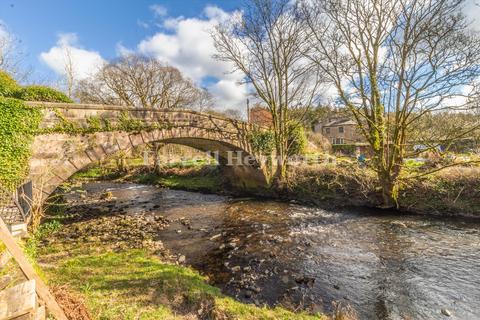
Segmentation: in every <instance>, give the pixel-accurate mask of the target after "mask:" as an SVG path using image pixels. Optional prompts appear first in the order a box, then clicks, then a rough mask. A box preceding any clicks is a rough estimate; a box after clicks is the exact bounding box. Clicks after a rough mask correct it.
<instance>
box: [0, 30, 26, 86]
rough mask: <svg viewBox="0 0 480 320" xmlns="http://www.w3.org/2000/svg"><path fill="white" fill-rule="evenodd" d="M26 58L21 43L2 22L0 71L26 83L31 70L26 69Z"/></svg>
mask: <svg viewBox="0 0 480 320" xmlns="http://www.w3.org/2000/svg"><path fill="white" fill-rule="evenodd" d="M24 58H25V54H24V52H23V51H22V49H21V41H20V40H19V39H18V38H17V37H16V36H15V35H13V34H12V33H10V32H9V31H8V30H7V28H6V27H5V26H4V25H2V24H1V22H0V70H4V71H6V72H8V73H9V74H11V75H12V76H13V77H14V78H15V79H16V80H18V81H25V80H26V79H27V78H28V77H29V75H30V73H31V70H30V69H29V68H24V66H23V61H24Z"/></svg>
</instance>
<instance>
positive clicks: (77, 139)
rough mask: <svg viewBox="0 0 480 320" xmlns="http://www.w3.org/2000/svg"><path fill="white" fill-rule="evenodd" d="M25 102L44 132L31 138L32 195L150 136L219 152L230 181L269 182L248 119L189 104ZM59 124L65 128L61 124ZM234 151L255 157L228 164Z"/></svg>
mask: <svg viewBox="0 0 480 320" xmlns="http://www.w3.org/2000/svg"><path fill="white" fill-rule="evenodd" d="M28 104H29V105H30V106H32V107H35V108H40V109H41V111H42V113H43V121H42V123H41V125H40V129H41V130H42V132H44V133H43V134H40V135H37V136H36V137H35V139H34V141H33V144H32V157H31V159H30V163H29V165H30V175H29V178H28V180H30V181H32V184H33V192H34V196H35V193H36V194H38V195H37V196H35V197H38V196H40V198H41V200H42V201H43V200H44V199H45V198H46V197H48V195H50V194H51V193H52V192H53V191H54V190H55V189H56V188H57V187H58V186H59V185H60V184H61V183H62V182H64V181H65V180H67V179H68V178H69V177H70V176H71V175H72V174H74V173H75V172H77V171H79V170H81V169H83V168H85V167H86V166H88V165H89V164H91V163H94V162H97V161H100V160H102V159H105V158H106V157H108V156H110V155H113V154H115V153H117V152H119V151H122V150H123V151H127V150H129V149H131V148H134V147H136V146H140V145H144V144H149V143H153V142H161V143H167V144H168V143H173V144H180V145H185V146H189V147H193V148H195V149H198V150H201V151H212V152H218V155H219V162H220V166H221V167H222V170H223V173H224V175H225V177H226V178H227V181H229V182H230V183H231V185H232V186H234V187H239V188H243V189H256V188H259V187H265V186H266V185H267V179H266V178H265V177H266V175H265V174H264V173H265V171H264V168H263V167H262V165H261V164H260V163H259V162H258V161H256V160H255V157H254V156H253V152H252V150H251V147H250V145H249V143H248V139H247V135H248V132H249V130H250V129H251V127H250V126H249V125H248V124H247V123H244V122H241V121H237V120H233V119H227V118H222V117H218V116H215V115H211V114H205V113H200V112H195V111H191V110H154V109H137V108H127V107H121V106H107V105H85V104H61V103H44V102H29V103H28ZM126 119H127V120H126ZM122 122H123V125H124V126H127V127H128V126H132V127H133V129H131V130H119V129H118V128H119V126H118V124H120V123H122ZM62 127H63V128H66V129H65V130H64V131H61V130H59V128H62ZM107 127H108V128H110V129H107ZM68 128H69V129H68ZM74 128H75V129H74ZM112 128H113V129H112ZM232 152H233V153H232ZM237 152H241V154H242V156H247V157H250V159H253V161H248V163H245V162H244V163H242V164H241V165H238V164H237V162H236V161H235V164H236V165H233V166H229V165H227V164H228V163H227V159H228V156H229V154H230V155H232V154H233V155H234V156H236V155H238V154H239V153H237ZM230 157H232V156H230ZM236 159H237V158H235V160H236Z"/></svg>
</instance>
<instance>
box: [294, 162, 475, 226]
mask: <svg viewBox="0 0 480 320" xmlns="http://www.w3.org/2000/svg"><path fill="white" fill-rule="evenodd" d="M380 191H381V190H380V189H379V188H378V187H377V184H376V177H375V173H374V172H373V171H371V170H368V169H366V168H360V167H359V166H358V165H352V164H349V165H331V166H329V165H321V166H305V167H297V168H295V169H294V170H292V171H291V172H290V182H289V186H288V190H287V191H286V194H287V197H289V198H293V199H302V200H306V201H310V202H313V203H315V204H319V205H322V204H324V203H328V204H330V205H334V206H335V205H341V206H344V205H349V206H368V207H379V206H381V203H382V201H381V200H382V199H381V195H380ZM398 204H399V209H400V210H401V211H408V212H411V213H419V214H434V215H444V216H470V217H480V168H478V167H454V168H449V169H445V170H442V171H439V172H436V173H434V174H432V175H426V176H422V177H419V178H416V179H411V180H405V182H404V183H403V184H402V185H401V188H400V192H399V198H398Z"/></svg>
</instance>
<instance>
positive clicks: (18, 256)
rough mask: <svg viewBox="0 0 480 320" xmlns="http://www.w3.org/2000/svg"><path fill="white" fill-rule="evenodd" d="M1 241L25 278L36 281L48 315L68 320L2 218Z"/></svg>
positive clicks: (38, 292) (38, 293) (39, 295)
mask: <svg viewBox="0 0 480 320" xmlns="http://www.w3.org/2000/svg"><path fill="white" fill-rule="evenodd" d="M0 240H1V241H2V242H3V243H4V244H5V246H6V247H7V249H8V251H9V252H10V254H11V255H12V256H13V258H14V259H15V261H17V263H18V265H19V266H20V269H22V272H23V274H25V277H27V279H28V280H35V283H36V292H37V295H38V297H39V298H40V299H42V300H43V301H44V302H45V306H46V307H47V311H48V313H49V314H51V315H53V316H54V317H55V318H56V319H57V320H68V319H67V317H66V316H65V313H64V312H63V310H62V308H60V306H59V305H58V303H57V301H56V300H55V298H54V297H53V296H52V294H51V293H50V291H49V290H48V287H47V285H46V284H45V283H44V282H43V280H42V279H40V277H39V276H38V275H37V273H36V272H35V270H34V269H33V267H32V265H31V264H30V263H29V262H28V260H27V257H26V256H25V254H24V253H23V251H22V249H20V247H19V246H18V245H17V243H16V242H15V238H13V237H12V235H11V234H10V231H8V228H7V226H6V225H5V222H3V219H1V218H0Z"/></svg>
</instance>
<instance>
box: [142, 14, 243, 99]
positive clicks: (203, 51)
mask: <svg viewBox="0 0 480 320" xmlns="http://www.w3.org/2000/svg"><path fill="white" fill-rule="evenodd" d="M235 14H238V12H233V13H227V12H225V11H223V10H222V9H220V8H218V7H215V6H207V7H206V8H205V9H204V12H203V15H202V17H198V18H185V17H168V18H166V19H165V20H164V21H163V25H162V26H163V30H162V31H161V32H158V33H156V34H154V35H153V36H151V37H149V38H146V39H144V40H142V41H141V42H140V43H139V44H138V46H137V50H138V51H139V52H140V53H142V54H146V55H150V56H154V57H156V58H157V59H159V60H161V61H164V62H166V63H169V64H171V65H173V66H175V67H177V68H179V69H180V70H181V71H182V72H183V73H184V74H185V75H187V76H188V77H189V78H191V79H192V80H193V81H195V82H196V83H199V84H201V83H202V81H204V80H205V79H206V78H209V79H211V78H212V77H213V78H216V79H218V82H216V83H214V84H212V85H209V89H210V90H211V92H212V94H213V95H214V97H215V98H216V100H217V103H216V104H217V106H218V107H219V108H227V107H228V108H232V107H238V106H243V104H244V103H245V100H246V96H247V88H246V86H245V85H243V84H238V82H239V81H241V80H242V78H243V75H242V74H241V73H239V72H233V73H232V70H233V69H234V68H233V66H232V65H231V64H230V63H227V62H222V61H218V60H215V59H214V58H213V55H214V54H215V46H214V43H213V39H212V37H211V32H212V31H213V28H214V27H215V26H216V25H218V23H221V22H222V21H225V20H227V19H230V18H232V17H233V15H235Z"/></svg>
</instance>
